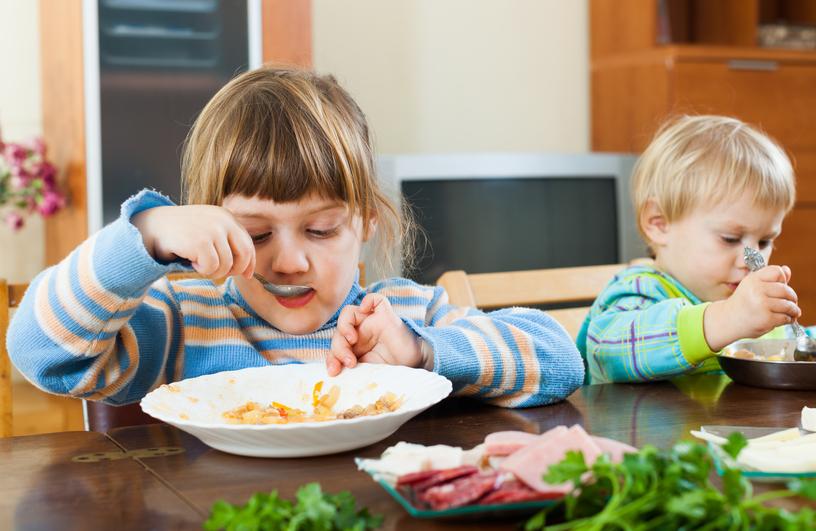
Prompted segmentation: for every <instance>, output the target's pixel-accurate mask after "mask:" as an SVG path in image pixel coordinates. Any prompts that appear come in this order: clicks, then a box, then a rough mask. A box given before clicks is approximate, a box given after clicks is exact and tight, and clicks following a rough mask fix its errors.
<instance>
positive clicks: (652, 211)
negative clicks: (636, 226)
mask: <svg viewBox="0 0 816 531" xmlns="http://www.w3.org/2000/svg"><path fill="white" fill-rule="evenodd" d="M638 221H639V222H640V227H641V230H643V234H645V235H646V237H647V238H648V239H649V244H650V245H652V246H656V247H660V246H661V245H665V244H666V237H667V235H668V232H669V222H668V221H667V220H666V216H665V215H664V214H663V211H662V210H661V209H660V207H659V206H658V204H657V201H655V200H654V199H648V200H647V201H646V204H645V205H644V206H643V210H641V211H640V219H639V220H638Z"/></svg>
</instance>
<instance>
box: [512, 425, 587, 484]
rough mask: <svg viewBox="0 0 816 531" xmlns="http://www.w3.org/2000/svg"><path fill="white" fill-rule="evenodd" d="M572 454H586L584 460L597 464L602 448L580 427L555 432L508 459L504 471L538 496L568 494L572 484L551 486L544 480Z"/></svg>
mask: <svg viewBox="0 0 816 531" xmlns="http://www.w3.org/2000/svg"><path fill="white" fill-rule="evenodd" d="M560 427H563V426H560ZM545 436H546V437H545ZM570 450H575V451H580V452H583V454H584V460H585V461H586V463H587V464H588V465H589V464H592V463H594V462H595V459H597V458H598V456H599V455H601V449H600V447H599V446H598V444H597V443H596V442H595V441H594V440H592V437H590V436H589V435H588V434H587V432H585V431H584V429H583V428H582V427H581V426H579V425H577V424H576V425H575V426H573V427H571V428H569V429H566V428H565V429H563V430H558V428H554V429H552V430H550V431H548V432H546V433H544V434H542V435H541V437H540V438H539V440H537V441H535V442H533V443H531V444H529V445H527V446H525V447H524V448H522V449H521V450H518V451H517V452H515V453H513V454H512V455H511V456H509V457H508V458H507V459H505V460H504V462H502V464H501V465H500V468H501V469H502V470H505V471H507V472H512V473H513V474H514V475H515V476H516V477H517V478H519V479H520V480H521V481H523V482H524V483H526V484H527V485H528V486H530V487H531V488H533V489H534V490H536V491H538V492H545V493H553V494H566V493H567V492H569V491H570V490H572V485H570V484H568V483H564V484H561V485H550V484H548V483H545V482H544V480H543V479H542V477H543V476H544V474H545V473H546V472H547V470H548V469H549V468H550V465H553V464H555V463H559V462H561V461H562V460H563V459H564V457H565V456H566V455H567V452H568V451H570Z"/></svg>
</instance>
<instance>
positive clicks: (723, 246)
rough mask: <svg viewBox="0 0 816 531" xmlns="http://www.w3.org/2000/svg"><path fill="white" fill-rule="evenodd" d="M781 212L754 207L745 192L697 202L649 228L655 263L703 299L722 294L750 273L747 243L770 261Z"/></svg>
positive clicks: (779, 226) (717, 297) (721, 296)
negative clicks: (659, 226)
mask: <svg viewBox="0 0 816 531" xmlns="http://www.w3.org/2000/svg"><path fill="white" fill-rule="evenodd" d="M784 217H785V214H784V212H781V211H777V210H771V209H767V208H762V207H758V206H756V205H755V204H754V202H753V201H752V199H751V197H750V195H748V194H744V195H743V196H742V197H740V198H739V199H737V200H736V201H725V202H722V203H720V204H717V205H714V206H701V207H698V208H696V209H694V210H693V211H692V212H689V213H688V214H687V215H686V216H684V217H683V218H682V219H680V220H675V221H673V222H671V223H665V224H664V226H663V227H662V229H655V228H654V227H653V228H652V229H651V230H652V232H651V233H649V237H650V239H651V240H652V245H653V248H654V251H655V255H656V256H655V262H656V265H657V266H658V268H659V269H661V270H663V271H665V272H667V273H669V274H670V275H672V276H673V277H675V278H676V279H677V280H679V281H680V282H681V283H682V284H683V285H684V286H685V287H686V288H688V289H689V290H690V291H691V292H692V293H694V294H695V295H696V296H697V297H699V298H700V300H702V301H717V300H722V299H726V298H728V297H730V296H731V294H732V293H734V290H736V289H737V286H738V285H739V283H740V282H741V281H742V279H743V278H745V276H746V275H748V273H749V270H748V267H747V266H746V265H745V260H744V259H743V249H744V248H745V247H752V248H754V249H759V251H760V252H761V253H762V255H763V256H764V257H765V261H766V263H770V262H769V259H770V256H771V251H772V249H773V241H774V239H775V238H776V237H777V236H779V233H780V232H781V230H782V219H783V218H784Z"/></svg>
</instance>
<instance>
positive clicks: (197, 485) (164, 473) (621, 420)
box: [109, 376, 816, 529]
mask: <svg viewBox="0 0 816 531" xmlns="http://www.w3.org/2000/svg"><path fill="white" fill-rule="evenodd" d="M804 405H810V406H814V405H816V393H813V392H797V391H774V390H765V389H758V388H752V387H744V386H740V385H737V384H734V383H730V382H729V381H728V380H727V379H726V378H725V377H720V376H696V377H684V378H682V379H679V380H677V381H676V382H674V383H669V382H664V383H652V384H641V385H621V384H616V385H596V386H590V387H584V388H582V389H580V390H579V391H578V392H576V393H575V394H574V395H573V396H572V397H570V399H569V400H568V401H566V402H563V403H560V404H556V405H552V406H548V407H542V408H535V409H526V410H508V409H502V408H495V407H490V406H485V405H483V404H480V403H478V402H474V401H471V400H465V399H448V400H446V401H445V402H443V403H442V404H439V405H438V406H436V407H434V408H432V409H430V410H429V411H427V412H425V413H424V414H422V415H420V416H418V417H417V418H415V419H413V420H412V421H410V422H408V423H407V424H406V425H404V426H403V427H402V428H401V429H400V430H398V431H397V432H396V433H395V434H394V435H393V436H391V437H389V438H388V439H386V440H384V441H382V442H380V443H378V444H375V445H372V446H369V447H366V448H361V449H359V450H355V451H351V452H346V453H343V454H337V455H331V456H324V457H312V458H301V459H260V458H249V457H240V456H234V455H230V454H225V453H222V452H219V451H217V450H213V449H210V448H209V447H207V446H205V445H204V444H202V443H201V442H199V441H198V440H197V439H195V438H194V437H192V436H189V435H187V434H186V433H183V432H181V431H179V430H177V429H175V428H173V427H171V426H167V425H153V426H139V427H130V428H118V429H115V430H112V431H111V432H110V433H109V435H110V436H111V437H112V438H113V439H114V440H115V441H117V442H118V443H119V444H120V445H121V446H122V447H123V448H125V449H127V450H133V449H139V448H147V447H152V446H181V447H183V448H185V450H186V451H185V452H184V453H182V454H179V455H175V456H170V457H161V458H149V459H143V460H142V462H143V464H144V465H145V466H146V467H148V468H149V469H150V470H151V471H153V472H154V473H155V474H156V475H158V476H159V477H161V478H162V479H163V480H164V481H165V482H166V484H167V485H168V487H169V488H172V489H173V490H174V491H175V492H176V493H177V494H178V495H179V496H180V497H183V498H184V499H185V500H187V501H189V502H190V503H191V504H192V505H193V506H195V508H196V509H197V510H198V511H199V512H200V514H201V515H202V518H203V517H204V515H206V514H207V513H208V511H209V508H210V506H211V505H212V504H213V502H215V501H216V500H219V499H225V500H227V501H230V502H233V503H239V502H240V503H243V502H245V501H246V500H247V499H248V498H249V497H250V496H251V495H252V494H253V493H254V492H258V491H267V492H268V491H270V490H272V489H277V490H278V491H279V492H280V493H281V495H283V496H286V497H291V496H292V495H293V494H294V492H295V490H296V489H297V487H299V486H300V485H302V484H304V483H307V482H309V481H319V482H320V483H321V485H322V486H323V488H324V489H325V490H327V491H330V492H336V491H340V490H350V491H351V492H352V493H354V495H355V497H356V498H357V500H358V501H359V502H360V503H362V504H364V505H366V506H368V507H369V508H370V509H371V510H372V511H373V512H375V513H378V514H383V515H385V517H386V520H385V526H384V528H385V529H436V528H439V529H443V528H444V529H472V528H473V526H474V522H473V521H460V522H444V523H437V522H433V521H426V520H417V519H414V518H412V517H410V516H409V515H408V514H407V513H406V512H405V511H404V510H403V509H402V508H401V507H400V506H399V505H398V504H397V503H396V502H395V501H393V500H392V499H391V498H390V497H389V496H388V494H387V493H386V492H385V491H383V490H382V489H381V488H380V486H379V485H377V484H375V483H374V482H373V481H372V480H371V479H370V478H369V476H368V475H366V474H364V473H362V472H359V471H357V470H356V467H355V465H354V462H353V458H354V457H355V456H362V457H376V456H379V455H380V454H381V453H382V451H383V450H385V448H387V447H388V446H391V445H393V444H396V443H397V442H398V441H409V442H416V443H422V444H450V445H456V446H463V447H472V446H474V445H476V444H478V443H480V442H482V440H483V439H484V437H485V435H487V434H488V433H491V432H493V431H499V430H523V431H528V432H542V431H545V430H547V429H549V428H550V427H553V426H557V425H559V424H566V425H571V424H576V423H577V424H582V425H583V426H584V427H585V428H586V429H587V430H588V431H590V432H591V433H594V434H597V435H603V436H607V437H613V438H615V439H618V440H621V441H624V442H627V443H630V444H633V445H635V446H642V445H644V444H647V443H648V444H654V445H656V446H659V447H664V448H665V447H669V446H671V445H672V444H673V443H674V442H676V441H677V440H678V439H681V438H688V432H689V430H690V429H697V428H699V427H700V426H701V425H703V424H727V425H743V426H767V427H779V428H788V427H792V426H796V425H798V423H799V418H800V413H801V409H802V407H803V406H804ZM516 523H518V519H517V520H515V521H513V520H510V521H507V520H504V521H502V520H496V521H485V520H480V521H478V528H479V529H512V528H513V527H514V525H515V524H516Z"/></svg>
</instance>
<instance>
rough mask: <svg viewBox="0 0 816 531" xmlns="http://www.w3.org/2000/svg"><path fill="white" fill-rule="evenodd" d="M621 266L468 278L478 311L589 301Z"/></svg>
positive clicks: (574, 268)
mask: <svg viewBox="0 0 816 531" xmlns="http://www.w3.org/2000/svg"><path fill="white" fill-rule="evenodd" d="M625 267H626V265H625V264H611V265H598V266H583V267H565V268H556V269H538V270H533V271H513V272H505V273H480V274H473V275H468V279H469V281H470V288H471V290H472V291H473V295H474V298H475V300H476V306H478V307H480V308H498V307H502V306H529V305H531V304H562V303H570V302H592V301H593V300H595V297H597V296H598V294H599V293H600V292H601V291H602V290H603V288H604V287H605V286H606V284H607V283H608V282H609V280H610V279H611V278H612V277H613V276H614V275H615V273H617V272H618V271H620V270H622V269H623V268H625Z"/></svg>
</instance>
